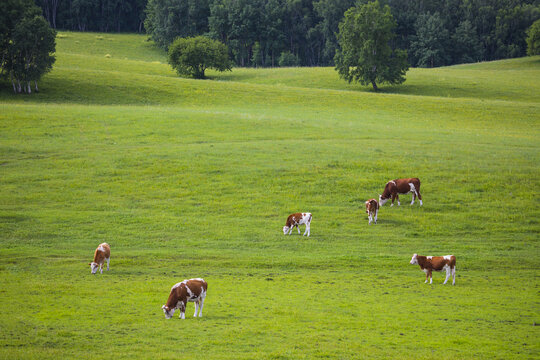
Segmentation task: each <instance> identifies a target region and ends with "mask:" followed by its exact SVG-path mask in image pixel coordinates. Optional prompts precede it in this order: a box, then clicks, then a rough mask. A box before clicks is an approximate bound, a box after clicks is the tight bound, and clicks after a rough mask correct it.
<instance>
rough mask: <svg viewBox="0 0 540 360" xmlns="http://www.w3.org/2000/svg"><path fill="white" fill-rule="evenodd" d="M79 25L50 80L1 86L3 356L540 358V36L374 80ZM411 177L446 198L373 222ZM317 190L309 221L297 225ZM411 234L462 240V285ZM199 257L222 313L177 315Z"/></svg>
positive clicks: (393, 210) (215, 308)
mask: <svg viewBox="0 0 540 360" xmlns="http://www.w3.org/2000/svg"><path fill="white" fill-rule="evenodd" d="M57 43H58V44H57V63H56V65H55V67H54V70H53V71H52V72H51V73H50V74H48V75H47V76H46V77H45V78H44V79H43V81H42V82H41V83H40V89H41V92H40V93H38V94H33V95H31V96H21V95H13V94H11V92H10V88H9V84H2V87H0V242H1V244H2V246H1V247H0V276H1V279H2V286H1V287H0V292H1V295H2V296H0V358H6V359H13V358H25V359H28V358H36V359H37V358H39V359H44V358H58V357H65V358H89V357H92V358H98V359H101V358H103V359H105V358H110V357H111V356H113V357H114V358H142V359H145V358H159V359H161V358H163V359H172V358H178V357H186V358H197V359H253V358H263V359H298V358H305V359H313V358H335V359H343V358H374V359H388V358H394V359H395V358H399V359H441V358H443V359H446V358H458V359H480V358H484V359H509V358H518V359H530V358H537V357H539V356H540V342H539V341H538V339H539V333H538V331H539V330H538V329H539V327H538V326H535V324H538V323H540V312H539V310H540V308H539V303H538V288H539V286H540V282H539V277H538V275H539V272H538V271H539V268H540V261H538V257H537V255H538V245H539V240H538V234H539V222H538V219H539V216H540V211H539V207H538V201H539V200H540V197H539V193H538V191H537V189H538V187H539V185H540V184H539V180H538V179H539V175H540V174H539V166H538V164H539V160H540V156H539V147H538V144H539V140H540V128H539V120H540V95H538V94H540V82H539V81H538V80H537V79H539V78H540V76H539V75H540V57H532V58H524V59H515V60H507V61H500V62H493V63H482V64H474V65H462V66H454V67H449V68H440V69H412V70H411V71H410V72H409V73H408V75H407V82H406V83H405V84H404V85H402V86H398V87H385V88H383V91H382V93H373V92H372V91H370V89H369V88H368V87H362V86H359V85H356V84H347V83H346V82H344V81H342V80H340V79H339V78H338V77H337V75H336V72H335V71H334V70H333V69H331V68H309V69H234V70H233V71H232V72H230V73H226V74H219V73H210V76H211V77H212V78H213V79H214V80H215V81H208V80H207V81H200V80H191V79H182V78H179V77H177V76H176V75H175V73H174V72H173V71H172V70H171V69H170V67H169V66H168V65H167V64H166V57H165V55H164V54H163V53H162V52H161V51H160V50H159V49H156V48H155V47H154V46H153V45H152V44H151V43H149V42H147V41H146V38H145V37H144V36H138V35H111V34H94V33H84V34H79V33H60V35H59V38H58V40H57ZM410 176H417V177H419V178H420V179H421V181H422V187H421V192H422V194H423V198H424V206H423V207H419V206H418V204H415V205H414V206H412V207H411V206H409V205H408V204H409V202H410V195H405V196H402V197H401V203H402V206H401V207H388V206H387V205H385V206H384V207H383V208H382V209H381V210H380V213H379V223H378V224H377V225H376V226H375V225H371V226H368V225H367V217H366V214H365V211H364V208H363V207H364V201H365V200H367V199H369V198H371V197H377V195H378V194H379V193H380V192H381V191H382V189H383V187H384V184H385V183H386V181H388V180H390V179H394V178H397V177H410ZM296 211H310V212H312V213H313V222H312V226H311V236H310V237H309V238H305V237H301V236H298V235H297V233H293V235H291V236H284V235H283V233H282V231H281V228H282V226H283V225H284V223H285V220H286V217H287V215H288V214H290V213H292V212H296ZM302 230H303V228H302ZM103 241H106V242H108V243H109V244H110V245H111V253H112V255H111V270H110V271H109V272H104V274H103V275H97V276H92V275H90V267H89V266H88V265H87V264H88V262H90V261H91V260H92V255H93V251H94V250H95V248H96V246H97V245H98V244H99V243H101V242H103ZM413 253H419V254H424V255H446V254H450V253H452V254H454V255H456V257H457V280H456V286H453V287H452V286H449V285H445V286H443V285H442V282H443V280H444V275H443V274H440V273H435V274H434V283H433V285H431V286H430V285H426V284H424V277H425V276H424V273H423V272H421V271H420V269H419V268H418V266H412V265H409V261H410V258H411V256H412V254H413ZM191 277H203V278H205V279H206V280H207V281H208V283H209V288H208V296H207V299H206V302H205V307H204V310H203V313H204V316H203V318H201V319H194V318H192V317H191V316H192V314H193V311H194V306H193V304H189V305H188V310H187V312H186V320H179V319H178V317H177V315H178V314H175V315H176V316H175V317H174V318H173V319H171V320H165V318H164V316H163V313H162V311H161V309H160V308H161V305H162V304H164V303H165V302H166V300H167V296H168V294H169V290H170V288H171V286H172V285H174V284H175V283H176V282H179V281H182V280H183V279H186V278H191ZM96 349H99V351H97V352H96Z"/></svg>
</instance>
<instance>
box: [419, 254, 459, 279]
mask: <svg viewBox="0 0 540 360" xmlns="http://www.w3.org/2000/svg"><path fill="white" fill-rule="evenodd" d="M416 264H418V265H420V269H422V270H423V271H424V272H425V273H426V281H425V282H426V283H427V282H428V279H429V283H430V284H431V283H433V277H432V275H431V271H433V270H435V271H442V270H445V271H446V279H445V280H444V283H445V284H446V282H447V281H448V279H449V278H450V275H452V285H455V284H456V257H455V256H454V255H446V256H422V255H418V254H414V255H413V257H412V259H411V265H416Z"/></svg>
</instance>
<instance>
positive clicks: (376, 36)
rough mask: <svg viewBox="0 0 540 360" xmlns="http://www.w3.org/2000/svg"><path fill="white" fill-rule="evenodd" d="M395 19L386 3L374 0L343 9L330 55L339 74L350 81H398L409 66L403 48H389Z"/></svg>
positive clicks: (402, 78) (401, 81)
mask: <svg viewBox="0 0 540 360" xmlns="http://www.w3.org/2000/svg"><path fill="white" fill-rule="evenodd" d="M395 27H396V23H395V22H394V19H393V17H392V14H391V13H390V7H388V5H386V6H384V8H381V6H380V5H379V2H378V1H375V2H371V3H368V4H365V5H362V6H360V7H353V8H351V9H349V10H347V12H345V18H344V19H343V21H342V22H341V23H340V24H339V33H338V44H339V48H338V50H337V52H336V56H335V57H334V61H335V63H336V70H337V71H338V73H339V75H340V76H341V77H342V78H343V79H345V80H347V81H349V82H351V81H353V80H355V81H358V82H360V83H361V84H362V85H368V84H371V85H372V86H373V89H374V90H377V89H378V87H377V83H389V84H401V83H403V82H404V81H405V73H406V72H407V70H408V69H409V64H408V63H407V52H406V51H405V50H399V49H396V50H392V48H391V47H390V41H391V40H392V39H393V38H394V36H395V34H394V33H393V30H394V28H395Z"/></svg>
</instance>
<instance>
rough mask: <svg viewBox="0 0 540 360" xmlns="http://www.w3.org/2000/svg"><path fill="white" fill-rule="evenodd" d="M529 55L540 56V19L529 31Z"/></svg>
mask: <svg viewBox="0 0 540 360" xmlns="http://www.w3.org/2000/svg"><path fill="white" fill-rule="evenodd" d="M527 35H528V37H527V55H531V56H532V55H540V19H539V20H536V21H535V22H534V23H533V24H532V26H531V27H530V28H529V30H527Z"/></svg>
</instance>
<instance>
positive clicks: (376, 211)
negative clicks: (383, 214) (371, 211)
mask: <svg viewBox="0 0 540 360" xmlns="http://www.w3.org/2000/svg"><path fill="white" fill-rule="evenodd" d="M378 213H379V209H377V210H375V224H376V223H377V214H378Z"/></svg>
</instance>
